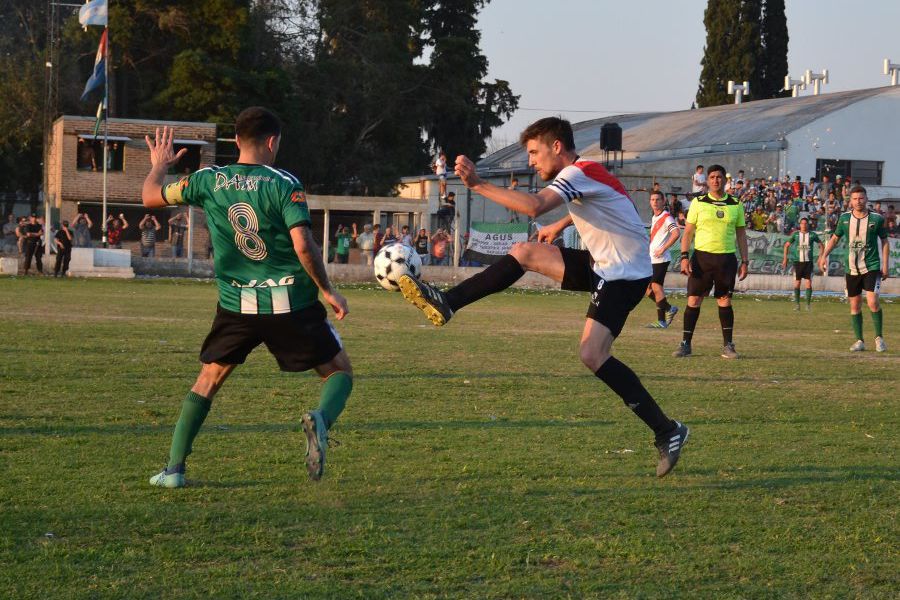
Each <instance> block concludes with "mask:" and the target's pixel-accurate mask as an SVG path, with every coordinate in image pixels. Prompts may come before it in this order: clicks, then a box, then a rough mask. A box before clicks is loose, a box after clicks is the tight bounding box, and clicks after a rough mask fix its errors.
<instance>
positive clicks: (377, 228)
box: [372, 223, 384, 255]
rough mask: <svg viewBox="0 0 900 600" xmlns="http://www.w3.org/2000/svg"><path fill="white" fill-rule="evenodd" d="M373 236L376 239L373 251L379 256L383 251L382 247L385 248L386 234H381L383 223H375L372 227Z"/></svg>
mask: <svg viewBox="0 0 900 600" xmlns="http://www.w3.org/2000/svg"><path fill="white" fill-rule="evenodd" d="M372 236H373V239H374V245H373V246H372V251H373V252H374V254H375V255H377V254H378V252H379V250H381V247H382V246H384V234H383V233H381V223H375V224H373V225H372Z"/></svg>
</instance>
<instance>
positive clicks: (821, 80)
mask: <svg viewBox="0 0 900 600" xmlns="http://www.w3.org/2000/svg"><path fill="white" fill-rule="evenodd" d="M803 78H804V79H805V80H806V85H811V86H813V96H818V95H819V92H820V91H822V84H827V83H828V69H822V72H821V73H813V72H812V71H810V70H809V69H807V70H806V74H805V75H804V76H803Z"/></svg>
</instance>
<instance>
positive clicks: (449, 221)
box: [437, 192, 456, 229]
mask: <svg viewBox="0 0 900 600" xmlns="http://www.w3.org/2000/svg"><path fill="white" fill-rule="evenodd" d="M455 216H456V192H450V193H449V194H447V198H446V202H445V203H444V204H442V205H441V206H440V207H439V208H438V211H437V217H438V225H439V226H440V227H441V228H444V229H450V228H452V227H453V219H454V217H455Z"/></svg>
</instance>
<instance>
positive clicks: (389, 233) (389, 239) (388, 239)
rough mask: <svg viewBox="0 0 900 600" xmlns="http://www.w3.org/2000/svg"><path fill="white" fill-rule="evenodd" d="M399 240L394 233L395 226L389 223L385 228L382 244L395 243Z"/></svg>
mask: <svg viewBox="0 0 900 600" xmlns="http://www.w3.org/2000/svg"><path fill="white" fill-rule="evenodd" d="M396 242H397V236H396V235H394V228H393V227H391V226H390V225H388V226H387V227H385V228H384V239H383V240H382V241H381V245H382V246H387V245H388V244H394V243H396Z"/></svg>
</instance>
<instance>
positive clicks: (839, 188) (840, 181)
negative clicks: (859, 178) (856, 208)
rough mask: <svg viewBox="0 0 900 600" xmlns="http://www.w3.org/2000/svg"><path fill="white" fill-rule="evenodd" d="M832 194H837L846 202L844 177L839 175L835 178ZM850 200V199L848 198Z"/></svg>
mask: <svg viewBox="0 0 900 600" xmlns="http://www.w3.org/2000/svg"><path fill="white" fill-rule="evenodd" d="M831 191H832V192H835V195H836V196H837V197H840V199H841V200H842V201H843V200H844V176H843V175H841V174H840V173H838V175H837V177H835V178H834V187H833V188H831ZM847 200H849V198H847Z"/></svg>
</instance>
